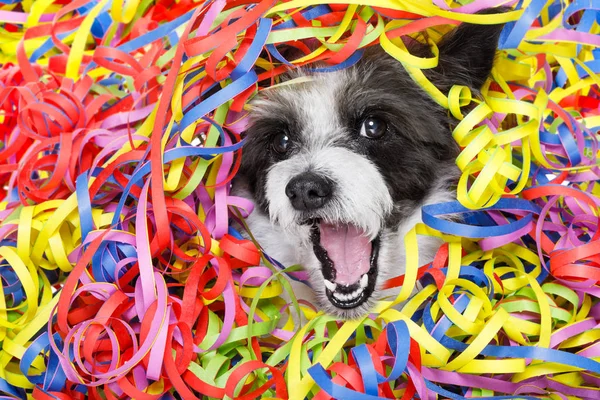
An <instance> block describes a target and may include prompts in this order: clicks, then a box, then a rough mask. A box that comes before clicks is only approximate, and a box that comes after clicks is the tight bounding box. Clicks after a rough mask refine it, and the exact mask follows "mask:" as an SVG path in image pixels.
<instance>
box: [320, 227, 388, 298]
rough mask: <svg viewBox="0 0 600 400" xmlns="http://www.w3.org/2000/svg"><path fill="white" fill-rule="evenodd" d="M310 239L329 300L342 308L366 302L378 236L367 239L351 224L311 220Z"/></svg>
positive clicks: (373, 280) (373, 278)
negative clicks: (334, 223)
mask: <svg viewBox="0 0 600 400" xmlns="http://www.w3.org/2000/svg"><path fill="white" fill-rule="evenodd" d="M311 240H312V244H313V250H314V252H315V255H316V257H317V259H318V260H319V261H320V262H321V268H322V272H323V277H324V278H325V288H326V289H325V293H326V295H327V298H328V299H329V301H330V302H331V303H332V304H333V305H334V306H336V307H338V308H342V309H351V308H355V307H358V306H360V305H361V304H363V303H364V302H366V301H367V300H368V299H369V298H370V297H371V295H372V294H373V290H374V289H375V283H376V281H377V256H378V254H379V237H377V238H375V240H373V241H371V240H370V239H369V238H368V237H367V236H366V235H365V234H364V233H363V232H362V231H361V230H360V229H359V228H357V227H356V226H354V225H351V224H338V225H332V224H328V223H324V222H321V221H319V220H315V221H313V223H312V228H311Z"/></svg>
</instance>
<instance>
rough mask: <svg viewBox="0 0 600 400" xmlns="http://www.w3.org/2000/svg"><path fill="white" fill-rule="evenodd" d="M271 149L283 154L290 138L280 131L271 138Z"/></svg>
mask: <svg viewBox="0 0 600 400" xmlns="http://www.w3.org/2000/svg"><path fill="white" fill-rule="evenodd" d="M272 146H273V150H275V152H277V153H279V154H285V153H287V151H288V150H289V148H290V138H289V137H288V135H286V134H285V133H280V134H278V135H277V136H275V137H274V138H273V143H272Z"/></svg>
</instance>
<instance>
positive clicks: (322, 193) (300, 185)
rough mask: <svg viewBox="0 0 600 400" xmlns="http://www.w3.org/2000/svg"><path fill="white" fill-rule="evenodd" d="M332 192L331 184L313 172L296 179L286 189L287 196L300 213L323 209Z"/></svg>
mask: <svg viewBox="0 0 600 400" xmlns="http://www.w3.org/2000/svg"><path fill="white" fill-rule="evenodd" d="M331 192H332V184H331V182H330V181H328V180H327V179H325V178H323V177H322V176H319V175H317V174H315V173H313V172H305V173H303V174H300V175H298V176H296V177H294V178H293V179H292V180H291V181H289V183H288V184H287V186H286V187H285V194H286V195H287V197H289V199H290V201H291V202H292V206H293V207H294V208H295V209H296V210H299V211H309V210H316V209H317V208H320V207H323V205H325V203H327V202H328V201H329V199H330V198H331Z"/></svg>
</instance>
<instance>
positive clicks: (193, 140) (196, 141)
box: [190, 137, 202, 147]
mask: <svg viewBox="0 0 600 400" xmlns="http://www.w3.org/2000/svg"><path fill="white" fill-rule="evenodd" d="M201 143H202V141H201V140H200V138H199V137H195V138H193V139H192V143H190V144H191V145H192V146H196V147H198V146H200V144H201Z"/></svg>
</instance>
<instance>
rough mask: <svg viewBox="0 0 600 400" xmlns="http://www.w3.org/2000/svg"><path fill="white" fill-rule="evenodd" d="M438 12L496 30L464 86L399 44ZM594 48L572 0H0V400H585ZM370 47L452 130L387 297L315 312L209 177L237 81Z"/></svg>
mask: <svg viewBox="0 0 600 400" xmlns="http://www.w3.org/2000/svg"><path fill="white" fill-rule="evenodd" d="M497 6H508V7H509V8H510V10H509V11H507V12H503V13H491V14H487V15H481V14H478V13H477V12H478V11H480V10H482V9H486V8H490V7H497ZM461 22H468V23H474V24H496V23H504V24H505V28H504V30H503V32H502V35H501V39H500V46H499V47H500V49H499V51H498V56H497V60H496V63H495V66H494V69H493V71H492V76H491V78H490V79H489V80H488V82H487V83H486V85H485V86H484V88H483V90H482V93H481V95H479V94H477V95H475V94H471V93H470V92H469V90H468V89H467V88H463V87H455V88H453V89H452V90H450V92H449V93H448V95H447V96H446V95H444V94H442V93H441V92H440V91H439V90H437V89H436V88H435V86H433V84H431V83H430V82H429V81H428V80H427V79H426V77H425V76H426V75H425V74H424V73H423V72H422V71H423V69H427V68H430V67H432V66H434V65H436V63H437V60H436V59H435V58H433V59H420V58H416V57H413V56H411V55H410V54H409V53H408V50H407V49H406V48H405V47H404V46H403V44H402V43H403V40H402V39H403V38H407V37H412V38H413V39H415V40H421V41H423V40H425V38H428V40H430V41H431V42H433V43H435V42H437V41H438V40H439V39H440V38H441V37H442V36H443V34H445V33H447V32H448V31H450V30H451V29H452V28H454V27H455V26H456V25H458V24H460V23H461ZM599 34H600V1H594V0H587V1H580V0H573V1H564V0H563V1H558V0H557V1H552V0H550V1H546V0H528V1H526V0H519V1H517V0H473V1H458V0H457V1H442V0H432V1H421V0H406V1H394V0H370V1H369V0H361V1H354V0H339V1H337V0H336V1H332V2H328V3H325V2H320V1H318V0H290V1H276V0H264V1H260V0H231V1H225V0H216V1H205V2H202V1H201V0H157V1H148V0H119V1H111V0H94V1H89V0H76V1H65V0H36V1H33V0H0V278H1V279H0V281H1V285H0V291H1V293H0V397H1V398H3V399H4V398H5V399H24V398H33V399H61V400H62V399H88V398H90V399H109V400H110V399H125V398H134V399H142V400H146V399H174V398H183V399H196V398H219V399H220V398H235V399H254V398H270V399H275V398H277V399H287V398H291V399H304V398H314V399H319V400H325V399H331V398H336V399H337V398H343V399H347V400H348V399H357V400H359V399H365V400H366V399H379V398H400V399H412V398H420V399H435V398H450V399H464V398H487V399H505V398H506V399H508V398H523V399H536V398H551V399H598V398H600V389H598V388H599V387H600V341H599V340H600V325H599V323H600V303H599V297H600V286H599V285H598V284H599V282H600V241H599V240H598V239H599V238H600V213H599V205H600V200H599V197H598V194H599V192H600V191H599V186H598V185H597V181H598V178H599V173H600V171H599V168H598V159H597V156H598V131H599V130H600V91H599V86H598V84H599V83H600V78H599V75H598V72H599V71H600V48H599V46H600V35H599ZM369 46H382V47H383V48H384V49H385V51H387V52H388V53H389V54H390V55H392V56H393V57H395V58H396V59H397V60H398V62H400V63H402V64H403V65H404V67H405V68H406V69H407V70H408V71H409V73H410V74H411V76H412V77H413V79H415V80H416V81H417V82H418V83H419V84H420V85H421V86H422V87H423V88H424V89H425V90H426V91H427V92H428V93H429V94H430V95H431V96H432V98H433V99H434V100H435V101H437V102H438V103H439V104H440V105H441V106H442V107H445V108H446V109H448V113H449V114H450V115H452V116H453V117H455V118H456V119H457V120H458V121H459V122H458V125H457V126H456V128H455V129H454V131H453V137H454V139H455V140H456V142H457V143H458V144H459V145H460V148H461V153H460V155H459V156H458V158H457V160H456V163H457V165H458V167H459V168H460V170H461V171H462V175H461V177H460V180H459V181H458V186H457V198H458V200H457V201H456V202H453V203H446V204H436V205H430V206H427V207H425V208H424V209H423V221H424V223H423V224H419V225H417V226H416V227H415V229H413V230H412V231H410V232H409V233H408V234H407V236H406V238H405V243H406V247H407V251H406V253H407V254H409V256H408V257H407V260H406V266H407V272H406V275H404V276H400V277H397V278H393V279H391V280H390V281H389V282H388V283H387V285H388V286H389V287H393V286H400V287H401V290H400V294H399V296H398V298H396V299H389V300H387V301H383V302H381V303H380V304H379V305H378V306H377V309H376V310H374V312H373V313H372V314H370V315H368V316H365V317H364V318H363V319H361V320H355V321H337V320H335V319H333V318H332V317H330V316H327V315H324V314H323V313H321V312H319V311H318V309H317V308H315V306H314V305H312V304H309V303H307V302H305V301H297V300H296V298H295V297H294V296H293V292H292V290H291V286H290V281H291V280H302V279H304V278H305V275H304V274H303V272H302V271H301V269H300V268H299V267H298V266H287V265H285V266H283V265H280V264H279V263H278V262H277V260H273V259H272V258H270V257H269V255H268V254H265V253H263V252H262V251H261V249H260V243H255V242H253V241H251V240H246V239H244V238H243V237H242V235H241V230H242V229H243V226H244V222H243V218H244V217H245V216H247V215H248V214H249V213H251V212H252V204H250V203H249V202H248V201H247V200H245V199H242V198H238V197H235V196H233V195H231V194H230V191H229V185H230V182H231V180H232V178H233V177H234V176H235V174H236V172H237V170H238V167H239V163H240V157H241V156H242V152H243V144H244V140H243V131H244V130H245V126H246V123H247V113H248V107H246V104H247V102H248V101H249V100H250V99H251V98H252V97H253V96H254V95H255V94H256V93H257V91H260V90H265V89H267V88H269V87H271V86H274V85H276V84H278V83H279V82H280V77H281V75H282V74H284V73H285V72H287V71H288V70H289V69H293V68H297V67H300V66H309V67H310V66H312V65H314V64H315V63H317V62H318V63H319V65H320V67H319V68H321V71H323V72H327V71H332V70H336V69H340V68H347V67H349V66H351V65H353V64H354V63H356V62H357V61H358V60H359V59H360V57H361V55H362V50H363V49H364V48H366V47H369ZM291 48H293V49H295V50H296V51H294V52H290V51H288V50H290V49H291ZM292 53H301V54H302V55H301V56H299V57H297V58H293V59H289V54H292ZM286 57H288V58H286ZM323 65H325V67H323ZM415 112H417V111H415ZM447 215H460V216H462V217H463V218H461V219H460V221H462V222H452V221H456V220H457V219H450V220H448V219H447V218H443V217H444V216H447ZM423 236H437V237H440V238H442V239H443V242H444V244H443V245H442V246H441V247H440V249H439V251H438V253H437V255H436V257H435V259H434V261H433V262H431V263H430V264H427V265H418V263H417V260H418V254H417V244H418V241H419V240H420V238H421V237H423ZM417 282H419V283H420V286H421V287H423V289H422V290H421V291H419V292H418V294H417V295H415V296H414V297H410V294H411V293H412V292H413V289H414V286H415V284H416V283H417ZM286 293H287V294H289V295H288V296H283V295H284V294H286ZM286 298H287V299H289V298H291V299H292V301H291V302H288V301H286V300H284V299H286ZM402 302H404V303H403V304H404V305H403V306H402V307H398V306H396V305H397V304H400V303H402ZM394 306H396V307H394ZM299 314H302V315H303V317H304V318H303V320H306V321H307V322H306V323H305V324H303V325H298V323H297V321H299V320H301V318H299Z"/></svg>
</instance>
